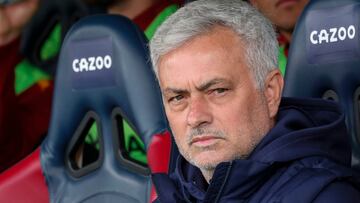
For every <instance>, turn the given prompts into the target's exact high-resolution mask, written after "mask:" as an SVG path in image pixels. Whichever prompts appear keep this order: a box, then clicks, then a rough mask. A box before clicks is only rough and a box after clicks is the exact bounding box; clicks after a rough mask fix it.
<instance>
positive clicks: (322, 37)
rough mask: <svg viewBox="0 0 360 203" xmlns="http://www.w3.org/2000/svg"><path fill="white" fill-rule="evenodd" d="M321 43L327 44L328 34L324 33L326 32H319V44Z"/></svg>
mask: <svg viewBox="0 0 360 203" xmlns="http://www.w3.org/2000/svg"><path fill="white" fill-rule="evenodd" d="M322 41H325V42H326V43H328V42H329V34H328V33H327V32H326V30H321V31H320V34H319V44H321V43H322Z"/></svg>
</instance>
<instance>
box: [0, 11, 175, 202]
mask: <svg viewBox="0 0 360 203" xmlns="http://www.w3.org/2000/svg"><path fill="white" fill-rule="evenodd" d="M148 55H149V54H148V47H147V41H146V38H145V37H144V35H143V33H142V31H141V30H140V29H138V28H137V27H136V26H135V25H134V24H133V23H132V22H131V21H130V20H128V19H127V18H125V17H122V16H114V15H98V16H90V17H86V18H84V19H82V20H80V21H79V22H78V23H76V24H75V25H74V26H73V27H72V28H71V30H70V31H69V32H68V33H67V35H66V37H65V40H64V43H63V45H62V49H61V52H60V58H59V64H58V68H57V74H56V79H55V97H54V103H53V106H52V115H51V122H50V129H49V133H48V136H47V138H46V139H45V140H44V142H43V143H42V145H41V148H39V149H37V150H36V151H35V152H34V153H32V154H30V155H29V156H28V157H27V158H25V159H24V160H22V161H21V162H19V163H18V164H17V165H15V166H14V167H12V168H10V169H8V170H7V171H5V172H4V173H2V174H0V200H1V202H17V203H18V202H37V203H41V202H56V203H58V202H66V203H68V202H127V203H132V202H140V203H141V202H146V203H147V202H150V201H151V200H152V199H153V198H154V196H150V193H151V188H152V184H151V179H150V170H149V167H150V168H151V170H152V171H153V172H167V171H168V163H169V157H170V142H171V141H170V131H169V128H168V124H167V121H166V118H165V114H164V112H163V109H162V101H161V95H160V91H159V88H158V84H157V82H156V79H155V76H154V74H153V72H152V70H151V63H150V59H149V57H148ZM125 124H126V125H125ZM92 128H94V129H95V130H94V129H93V130H92V131H95V132H97V135H98V138H99V145H97V146H88V144H87V143H86V142H85V139H86V137H87V136H88V132H89V131H90V130H91V129H92ZM125 128H131V129H132V130H133V131H134V132H135V133H136V134H138V135H139V137H140V138H141V140H142V141H143V143H144V144H145V146H146V149H147V154H148V165H144V164H142V163H140V162H138V161H136V160H133V159H131V158H130V157H129V155H128V154H127V153H126V149H125V148H126V146H125V144H124V131H125ZM85 149H87V150H85ZM153 194H154V193H153Z"/></svg>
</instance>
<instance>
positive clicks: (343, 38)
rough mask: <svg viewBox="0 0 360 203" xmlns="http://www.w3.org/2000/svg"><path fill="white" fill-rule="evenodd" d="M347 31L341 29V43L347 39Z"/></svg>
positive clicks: (339, 34) (339, 33)
mask: <svg viewBox="0 0 360 203" xmlns="http://www.w3.org/2000/svg"><path fill="white" fill-rule="evenodd" d="M346 34H347V33H346V29H345V28H344V27H341V28H340V29H339V32H338V37H339V39H340V40H341V41H344V40H345V39H346Z"/></svg>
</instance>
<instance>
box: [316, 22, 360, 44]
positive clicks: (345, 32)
mask: <svg viewBox="0 0 360 203" xmlns="http://www.w3.org/2000/svg"><path fill="white" fill-rule="evenodd" d="M355 34H356V30H355V26H354V25H350V26H349V27H347V28H345V27H340V28H336V27H334V28H330V29H328V30H325V29H322V30H320V31H317V30H314V31H312V32H311V33H310V42H311V43H312V44H322V43H334V42H338V41H344V40H346V39H354V38H355Z"/></svg>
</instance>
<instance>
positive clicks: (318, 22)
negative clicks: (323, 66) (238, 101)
mask: <svg viewBox="0 0 360 203" xmlns="http://www.w3.org/2000/svg"><path fill="white" fill-rule="evenodd" d="M359 8H360V7H359V5H351V6H344V7H340V8H330V9H319V10H313V11H309V14H308V16H307V18H306V49H307V51H306V53H307V59H308V62H309V63H312V64H320V63H333V62H338V61H344V60H353V59H357V58H358V57H359V55H360V54H359V53H360V51H359V37H358V36H359V33H358V32H359V12H360V9H359Z"/></svg>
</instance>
